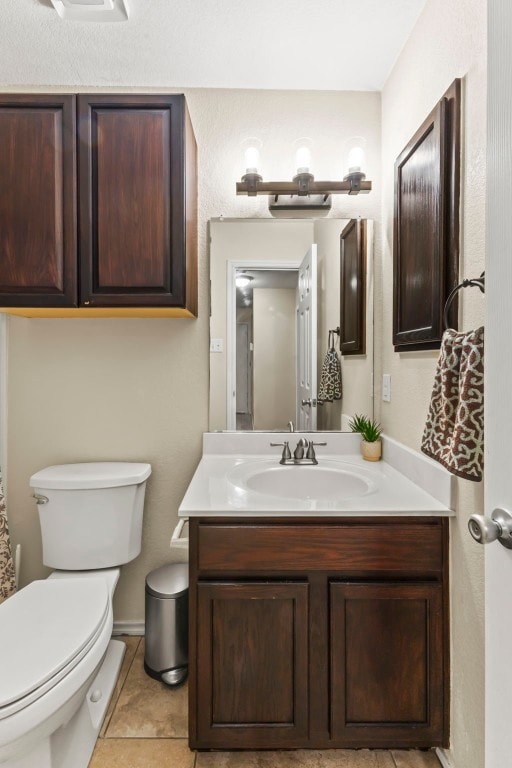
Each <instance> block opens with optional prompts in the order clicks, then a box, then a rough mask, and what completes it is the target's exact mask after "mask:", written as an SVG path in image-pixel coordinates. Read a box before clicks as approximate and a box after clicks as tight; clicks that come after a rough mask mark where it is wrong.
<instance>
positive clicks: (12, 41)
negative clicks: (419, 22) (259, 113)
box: [0, 0, 426, 91]
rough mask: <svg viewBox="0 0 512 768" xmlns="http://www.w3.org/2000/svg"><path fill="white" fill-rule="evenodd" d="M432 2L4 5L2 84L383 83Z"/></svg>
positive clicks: (189, 0) (10, 1)
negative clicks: (98, 8) (121, 8)
mask: <svg viewBox="0 0 512 768" xmlns="http://www.w3.org/2000/svg"><path fill="white" fill-rule="evenodd" d="M425 2H426V0H257V2H249V0H126V3H127V5H128V8H129V15H130V18H129V20H128V21H127V22H119V23H115V22H114V23H93V22H75V21H64V20H63V19H61V18H60V17H59V15H58V14H57V12H56V11H55V10H54V8H53V6H52V4H51V2H50V0H2V20H1V24H0V84H3V85H20V84H25V85H49V86H57V85H63V86H65V85H66V84H73V85H82V84H83V85H89V86H90V85H98V86H116V85H117V86H125V85H126V86H155V87H170V88H171V87H180V88H244V89H247V88H249V89H250V88H261V89H267V88H271V89H292V90H297V89H298V90H364V91H379V90H381V89H382V87H383V85H384V83H385V81H386V79H387V77H388V75H389V73H390V71H391V69H392V67H393V64H394V62H395V60H396V58H397V56H398V54H399V52H400V51H401V49H402V47H403V45H404V43H405V41H406V39H407V37H408V36H409V34H410V32H411V29H412V27H413V26H414V24H415V22H416V19H417V18H418V16H419V14H420V13H421V10H422V8H423V6H424V5H425Z"/></svg>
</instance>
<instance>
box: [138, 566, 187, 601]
mask: <svg viewBox="0 0 512 768" xmlns="http://www.w3.org/2000/svg"><path fill="white" fill-rule="evenodd" d="M187 589H188V563H168V564H167V565H162V566H161V567H160V568H157V569H156V570H154V571H151V573H148V575H147V576H146V591H147V592H149V594H150V595H154V596H155V597H179V596H180V595H182V594H183V593H184V592H186V591H187Z"/></svg>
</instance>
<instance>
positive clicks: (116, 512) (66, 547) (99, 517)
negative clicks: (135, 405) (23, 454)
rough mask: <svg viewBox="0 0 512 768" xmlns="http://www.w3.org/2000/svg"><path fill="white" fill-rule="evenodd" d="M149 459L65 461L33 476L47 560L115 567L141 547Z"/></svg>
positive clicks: (82, 567) (75, 566) (61, 565)
mask: <svg viewBox="0 0 512 768" xmlns="http://www.w3.org/2000/svg"><path fill="white" fill-rule="evenodd" d="M150 474H151V466H150V465H149V464H138V463H137V464H136V463H132V462H124V461H111V462H95V463H87V464H61V465H58V466H53V467H46V469H41V470H40V471H39V472H36V473H35V474H34V475H32V477H31V478H30V487H31V488H32V490H33V492H34V496H35V498H36V502H37V505H38V507H37V508H38V511H39V522H40V524H41V536H42V542H43V563H44V564H45V565H48V566H49V567H50V568H58V569H61V570H67V571H69V570H71V571H86V570H93V569H96V568H112V567H114V566H117V565H121V564H122V563H128V562H129V561H130V560H133V559H134V558H135V557H137V555H138V554H139V552H140V548H141V539H142V512H143V508H144V494H145V491H146V480H147V478H148V477H149V475H150Z"/></svg>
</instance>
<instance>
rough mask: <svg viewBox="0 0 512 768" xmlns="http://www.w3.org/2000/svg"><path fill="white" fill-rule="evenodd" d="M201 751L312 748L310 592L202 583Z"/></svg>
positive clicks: (283, 585) (292, 586)
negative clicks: (308, 743) (309, 739)
mask: <svg viewBox="0 0 512 768" xmlns="http://www.w3.org/2000/svg"><path fill="white" fill-rule="evenodd" d="M197 600H198V619H197V622H198V623H197V694H198V695H197V700H198V702H199V704H200V706H199V712H198V719H197V743H196V744H194V745H193V746H194V747H196V748H199V749H201V748H208V747H209V748H221V749H222V748H225V749H236V748H241V749H258V748H268V747H286V746H287V745H288V746H290V745H292V744H295V745H297V744H300V743H301V741H302V742H303V743H305V742H306V739H307V735H308V695H307V693H308V585H307V584H306V583H297V582H295V583H287V582H277V583H276V582H274V583H272V582H266V583H261V582H257V583H244V582H240V583H236V582H235V583H200V584H199V585H198V588H197Z"/></svg>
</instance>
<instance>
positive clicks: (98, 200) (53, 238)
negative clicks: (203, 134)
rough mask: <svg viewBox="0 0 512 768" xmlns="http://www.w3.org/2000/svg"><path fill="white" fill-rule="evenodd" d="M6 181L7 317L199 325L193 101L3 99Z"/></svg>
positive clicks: (1, 209)
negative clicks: (122, 311)
mask: <svg viewBox="0 0 512 768" xmlns="http://www.w3.org/2000/svg"><path fill="white" fill-rule="evenodd" d="M0 176H1V177H2V178H3V179H5V180H6V184H5V189H4V192H3V193H2V194H1V195H0V230H1V233H2V234H1V235H0V249H1V253H0V255H1V258H2V264H3V265H4V264H5V269H4V268H2V273H1V276H0V306H2V307H17V308H20V307H29V308H37V307H39V308H47V309H52V308H53V309H55V308H83V310H82V314H84V313H88V314H94V310H95V309H96V308H98V309H99V310H101V309H105V308H127V307H129V308H137V309H140V308H148V307H151V308H154V309H155V310H158V309H160V310H167V314H172V312H170V311H169V310H174V313H175V314H177V315H182V316H194V315H196V314H197V204H196V198H197V181H196V143H195V138H194V134H193V130H192V125H191V122H190V118H189V115H188V110H187V106H186V102H185V98H184V96H182V95H163V96H160V95H133V94H122V95H113V94H108V95H105V94H94V95H88V94H80V95H79V96H74V95H56V96H52V95H50V96H48V95H45V96H40V95H22V96H19V95H7V96H5V95H4V96H0ZM7 311H8V310H7ZM162 313H163V314H165V312H162ZM20 314H27V313H21V312H20ZM36 314H37V313H36ZM49 314H51V313H49ZM156 314H157V312H156Z"/></svg>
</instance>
